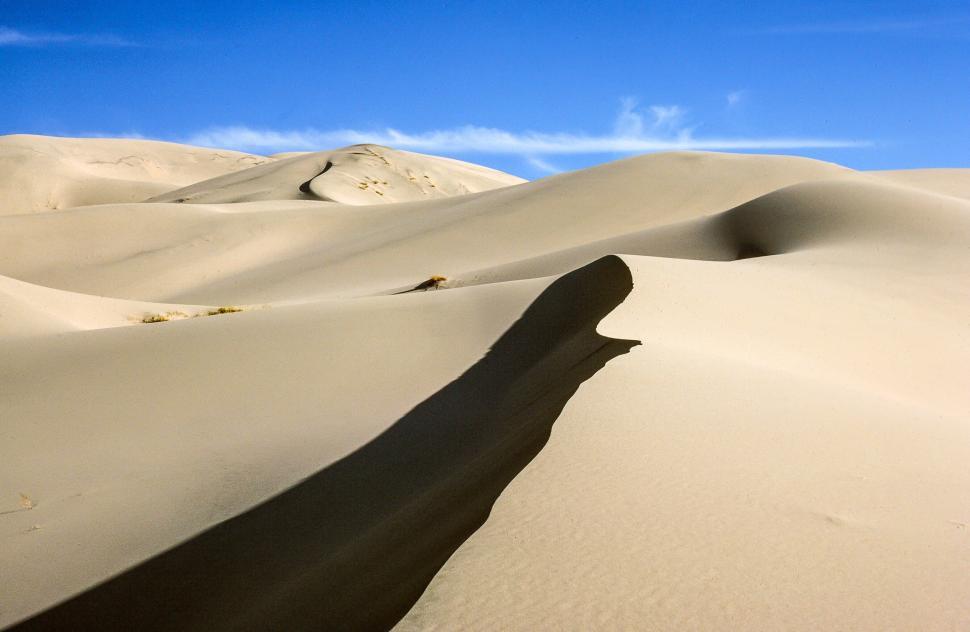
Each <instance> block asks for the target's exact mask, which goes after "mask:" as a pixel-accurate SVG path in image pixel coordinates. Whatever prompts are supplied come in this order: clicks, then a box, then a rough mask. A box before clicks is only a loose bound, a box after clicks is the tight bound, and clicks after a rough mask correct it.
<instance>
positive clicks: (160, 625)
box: [16, 256, 639, 631]
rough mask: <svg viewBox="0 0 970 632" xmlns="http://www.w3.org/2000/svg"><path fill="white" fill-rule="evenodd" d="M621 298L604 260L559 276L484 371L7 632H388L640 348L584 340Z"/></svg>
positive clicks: (621, 276)
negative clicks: (605, 376)
mask: <svg viewBox="0 0 970 632" xmlns="http://www.w3.org/2000/svg"><path fill="white" fill-rule="evenodd" d="M632 287H633V284H632V278H631V275H630V271H629V269H628V268H627V266H626V264H625V263H624V262H623V261H622V260H621V259H619V258H617V257H612V256H611V257H605V258H603V259H600V260H598V261H595V262H593V263H591V264H589V265H587V266H584V267H583V268H581V269H579V270H576V271H574V272H572V273H569V274H567V275H565V276H563V277H561V278H559V279H558V280H556V281H555V282H554V283H552V284H551V285H550V286H549V287H548V288H547V289H546V290H545V291H543V292H542V293H541V294H540V295H539V296H538V297H537V298H536V300H535V301H534V302H533V303H532V304H531V305H530V306H529V308H528V309H527V310H526V311H525V313H524V314H523V315H522V317H521V318H520V319H519V320H518V321H516V323H515V324H514V325H512V327H511V328H509V330H508V331H506V332H505V334H503V335H502V337H501V338H500V339H499V340H498V341H497V342H496V343H495V344H494V345H493V346H492V348H491V350H490V351H489V352H488V354H487V355H486V356H485V357H484V358H482V359H481V360H480V361H479V362H477V363H476V364H475V365H474V366H472V367H471V368H469V369H468V370H467V371H466V372H465V373H463V374H462V375H461V376H460V377H458V378H457V379H456V380H454V381H453V382H451V383H450V384H448V385H447V386H445V387H444V388H442V389H441V390H440V391H438V392H437V393H435V394H434V395H432V396H431V397H429V398H428V399H426V400H425V401H424V402H422V403H421V404H419V405H418V406H416V407H415V408H414V409H413V410H411V411H410V412H409V413H408V414H406V415H405V416H404V417H402V418H401V419H400V420H398V421H397V422H396V423H395V424H394V425H393V426H392V427H390V428H389V429H388V430H386V431H385V432H384V433H382V434H381V435H379V436H378V437H377V438H375V439H374V440H373V441H371V442H370V443H368V444H367V445H365V446H364V447H362V448H360V449H359V450H357V451H356V452H354V453H352V454H350V455H349V456H347V457H345V458H343V459H341V460H340V461H337V462H336V463H334V464H333V465H331V466H329V467H327V468H325V469H323V470H321V471H320V472H318V473H316V474H314V475H313V476H311V477H310V478H308V479H307V480H305V481H303V482H302V483H299V484H298V485H296V486H295V487H293V488H291V489H289V490H287V491H285V492H283V493H281V494H280V495H278V496H276V497H274V498H272V499H270V500H268V501H266V502H265V503H263V504H261V505H259V506H257V507H255V508H253V509H251V510H250V511H247V512H246V513H243V514H241V515H239V516H237V517H235V518H232V519H230V520H227V521H225V522H223V523H221V524H219V525H216V526H215V527H212V528H211V529H209V530H207V531H205V532H203V533H201V534H200V535H198V536H196V537H194V538H192V539H191V540H189V541H187V542H185V543H183V544H180V545H178V546H176V547H175V548H173V549H170V550H168V551H166V552H164V553H162V554H160V555H158V556H156V557H154V558H152V559H149V560H147V561H145V562H144V563H142V564H140V565H138V566H136V567H134V568H132V569H131V570H128V571H126V572H124V573H122V574H121V575H118V576H117V577H114V578H112V579H110V580H108V581H106V582H105V583H103V584H101V585H98V586H95V587H94V588H91V589H90V590H88V591H86V592H84V593H82V594H80V595H78V596H76V597H74V598H72V599H70V600H68V601H66V602H64V603H61V604H59V605H57V606H54V607H53V608H51V609H50V610H47V611H45V612H43V613H41V614H39V615H37V616H35V617H33V618H31V619H28V620H26V621H25V622H23V623H21V624H20V625H19V626H17V627H16V629H18V630H122V629H124V630H230V629H231V630H288V631H293V630H370V629H387V628H389V627H391V626H393V625H394V624H395V623H396V622H397V621H398V620H399V619H400V618H401V617H402V616H403V615H404V614H405V613H406V612H407V610H408V609H409V608H410V607H411V606H412V605H413V604H414V602H415V601H416V600H417V599H418V598H419V597H420V596H421V593H422V592H423V591H424V589H425V587H426V586H427V585H428V583H429V582H430V581H431V579H432V577H433V576H434V575H435V573H436V572H437V571H438V569H440V568H441V566H442V565H443V564H444V563H445V561H446V560H447V559H448V557H449V556H450V555H451V554H452V553H453V552H454V551H455V550H456V549H457V548H458V547H459V546H460V545H461V544H462V542H464V541H465V540H466V539H467V538H468V536H469V535H471V534H472V533H473V532H474V531H475V530H476V529H478V528H479V527H480V526H481V525H482V524H483V523H484V521H485V520H486V518H487V517H488V514H489V511H490V510H491V508H492V505H493V503H494V502H495V500H496V499H497V498H498V496H499V495H500V494H501V493H502V491H503V490H504V489H505V487H506V486H507V485H508V484H509V482H510V481H511V480H512V479H513V478H514V477H515V476H516V475H517V474H518V473H519V472H520V471H521V470H522V468H523V467H525V466H526V464H528V463H529V461H531V460H532V459H533V457H535V455H536V454H537V453H538V452H539V451H540V450H541V449H542V447H543V446H544V445H545V443H546V441H547V440H548V438H549V433H550V431H551V429H552V425H553V423H554V422H555V420H556V418H557V417H558V416H559V414H560V413H561V411H562V409H563V407H564V406H565V405H566V402H567V401H568V400H569V398H570V397H571V396H572V395H573V393H574V392H575V391H576V389H577V388H578V387H579V385H580V384H581V383H582V382H584V381H585V380H587V379H589V378H590V377H591V376H592V375H593V374H594V373H596V372H597V371H598V370H599V369H600V368H602V367H603V366H604V365H605V364H606V363H607V362H608V361H609V360H610V359H612V358H614V357H616V356H618V355H621V354H624V353H627V352H628V351H629V350H630V349H631V348H632V347H633V346H635V345H636V344H639V342H637V341H632V340H615V339H611V338H606V337H603V336H600V335H599V334H598V333H597V332H596V326H597V324H598V323H599V322H600V320H601V319H602V318H603V317H604V316H606V315H607V314H608V313H609V312H610V311H612V310H613V309H614V308H615V307H616V306H617V305H618V304H620V303H621V302H622V301H623V299H624V298H625V297H626V296H627V294H629V292H630V291H631V289H632ZM377 396H379V395H377Z"/></svg>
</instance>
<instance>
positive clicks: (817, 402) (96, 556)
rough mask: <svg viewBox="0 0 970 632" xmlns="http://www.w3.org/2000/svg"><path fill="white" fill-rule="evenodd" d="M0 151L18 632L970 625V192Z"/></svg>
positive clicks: (686, 174) (455, 165)
mask: <svg viewBox="0 0 970 632" xmlns="http://www.w3.org/2000/svg"><path fill="white" fill-rule="evenodd" d="M0 141H2V142H0V147H2V146H3V142H7V143H10V142H13V141H15V144H18V143H19V144H24V143H27V144H28V145H30V144H31V143H34V144H36V145H37V148H38V151H41V152H50V151H53V150H51V149H50V147H70V148H71V149H70V151H71V152H76V153H75V154H71V158H70V160H72V161H80V162H83V161H84V160H87V158H85V156H84V152H85V151H90V152H91V156H94V159H95V160H101V158H100V156H103V155H105V154H104V152H108V151H109V149H110V152H114V153H112V154H111V155H116V154H118V153H119V152H121V154H122V155H128V154H129V153H130V154H131V155H137V154H138V152H139V151H141V152H145V156H147V157H151V156H153V155H154V154H152V153H151V152H162V151H163V149H164V151H165V152H173V153H172V154H171V155H172V156H175V157H174V158H171V164H172V165H183V166H179V167H177V168H176V167H174V166H173V167H171V169H172V170H173V173H174V172H176V171H178V170H179V169H181V171H178V174H177V175H178V177H179V178H184V180H183V181H181V182H179V183H177V184H175V185H174V186H171V187H169V188H168V189H167V190H165V191H162V190H160V189H159V190H155V191H148V194H147V195H145V196H144V198H148V197H149V196H151V201H141V202H131V201H129V200H130V199H131V198H130V197H127V196H130V195H133V191H135V189H138V190H139V191H141V190H142V189H139V187H142V184H136V185H131V184H130V180H126V181H125V182H122V183H119V182H118V178H116V177H115V176H114V175H111V176H110V177H108V176H107V175H105V174H106V173H108V172H104V173H102V172H98V174H95V176H96V177H94V176H92V175H91V174H90V173H86V174H85V175H84V178H86V179H85V180H84V181H83V182H84V186H85V187H90V188H89V189H86V190H85V191H86V192H85V193H84V195H83V196H81V197H79V198H71V197H70V196H71V195H74V194H73V193H70V195H68V194H65V195H66V196H67V197H64V198H63V203H68V202H70V200H72V199H79V200H82V202H81V203H83V204H87V203H88V202H90V201H92V200H96V201H99V202H98V203H97V204H95V205H88V206H79V207H76V208H74V207H72V208H60V209H48V210H45V211H44V212H36V213H26V212H22V211H16V212H15V214H8V215H4V216H0V341H2V342H3V344H4V353H3V354H2V355H0V420H2V422H3V423H2V424H0V432H2V433H3V434H2V441H0V446H2V447H0V481H2V485H3V487H2V489H0V494H2V496H0V568H3V569H5V570H4V572H3V573H4V574H3V579H2V580H0V626H10V627H11V628H12V629H24V630H61V629H75V630H76V629H92V630H93V629H104V628H105V627H117V628H124V627H135V628H138V629H172V628H178V629H206V630H211V629H268V628H270V629H276V628H285V629H320V628H321V627H325V628H328V629H388V628H392V627H394V628H396V629H399V630H425V629H508V630H534V629H571V628H577V627H579V628H583V629H600V628H605V629H617V628H636V629H644V628H646V629H657V630H682V629H725V630H730V629H736V630H746V629H819V628H825V629H853V630H884V629H934V630H935V629H940V630H944V629H960V628H961V627H963V626H964V625H966V623H967V622H968V621H970V602H968V601H967V600H966V598H965V597H966V595H967V594H970V573H967V571H966V569H967V568H970V555H968V549H967V547H966V537H967V533H968V531H967V529H968V526H967V525H970V515H968V514H967V505H966V502H965V500H966V490H967V489H970V470H968V469H967V468H966V463H967V462H968V461H970V448H968V446H970V424H968V423H967V420H968V419H970V395H968V394H970V389H968V388H967V387H968V386H970V383H968V380H967V376H970V322H968V321H967V320H966V314H967V313H968V311H967V310H968V309H970V291H968V289H967V288H968V285H967V283H966V280H967V279H968V278H970V250H968V249H967V244H968V243H970V199H968V197H967V195H966V192H967V191H970V170H960V169H948V170H914V171H903V172H861V171H854V170H851V169H847V168H845V167H841V166H838V165H834V164H830V163H823V162H819V161H813V160H808V159H804V158H797V157H785V156H760V155H730V154H716V153H705V152H673V153H661V154H652V155H648V156H641V157H635V158H630V159H626V160H621V161H617V162H614V163H610V164H606V165H601V166H598V167H594V168H591V169H585V170H581V171H578V172H574V173H566V174H560V175H557V176H552V177H549V178H544V179H541V180H537V181H535V182H521V181H520V180H519V179H517V178H515V177H514V176H507V175H503V174H499V173H498V172H494V171H492V170H488V169H485V168H479V167H477V166H474V165H469V164H468V163H459V162H457V161H449V160H447V159H440V158H436V157H429V156H422V155H420V154H411V153H408V152H398V151H396V150H392V149H387V148H377V147H369V148H368V147H366V146H354V147H349V148H344V149H338V150H333V151H326V152H314V153H297V154H292V155H282V156H274V157H269V158H260V157H257V158H256V159H257V160H261V161H265V162H262V163H261V164H260V165H256V166H253V167H251V168H248V169H244V170H238V171H233V172H232V173H228V171H232V169H230V168H229V163H231V162H232V161H233V160H236V159H235V158H233V159H232V160H229V161H228V162H226V161H223V162H220V160H219V159H216V160H214V161H212V162H213V163H214V164H216V165H217V166H215V167H211V168H212V169H216V170H220V169H224V170H225V171H223V172H219V173H206V174H201V173H200V172H197V171H194V170H196V169H197V167H196V166H193V161H196V160H202V159H203V158H204V157H205V156H207V155H208V154H206V153H204V152H208V151H209V150H197V148H180V147H177V146H168V145H166V146H165V147H164V148H159V147H158V146H156V145H154V144H144V143H142V142H141V141H138V142H135V141H132V142H131V144H130V145H126V144H125V143H124V142H123V141H117V142H115V141H112V142H111V143H109V144H108V145H105V146H102V145H101V144H100V143H99V142H98V141H84V142H78V143H76V144H71V141H70V140H69V139H44V138H42V137H15V138H13V139H12V140H11V139H10V138H9V137H8V138H7V139H0ZM92 143H93V144H92ZM92 148H93V149H92ZM59 151H63V152H65V153H67V150H66V149H63V150H59ZM200 151H201V152H203V153H199V152H200ZM213 151H214V150H213ZM217 153H220V154H221V155H223V156H229V155H230V154H229V153H228V152H217ZM382 157H383V158H384V160H382V159H381V158H382ZM65 160H66V159H65ZM385 160H386V161H387V162H385ZM179 161H181V162H179ZM387 163H391V164H387ZM72 164H73V163H72ZM328 165H329V167H328ZM111 168H112V169H114V167H111ZM128 168H129V167H124V169H128ZM207 168H209V167H207ZM38 169H39V168H38ZM72 169H73V167H72ZM97 169H100V167H98V168H97ZM408 170H410V172H411V174H412V177H417V176H422V175H424V174H428V175H429V176H431V179H432V180H433V181H434V183H435V184H436V185H437V186H436V187H434V189H435V190H434V191H433V192H430V193H429V192H428V190H430V189H431V187H428V186H424V185H422V186H418V185H416V184H414V183H413V182H411V181H410V180H409V179H408V176H407V173H408ZM59 173H60V172H57V171H56V170H55V171H52V172H50V173H41V174H39V175H38V176H37V178H36V180H37V185H36V186H37V187H40V189H43V188H44V187H47V189H45V190H57V191H72V190H74V189H72V187H76V186H78V185H77V183H78V182H79V181H80V180H78V177H76V174H75V173H74V172H71V173H69V174H68V175H65V176H63V178H62V176H61V175H58V174H59ZM132 174H135V172H134V171H132V172H131V174H129V175H130V176H131V178H133V179H134V180H138V181H139V182H143V181H144V180H139V178H143V176H142V175H137V177H136V176H135V175H132ZM193 174H194V175H193ZM102 176H103V177H102ZM368 176H372V179H371V180H365V179H366V177H368ZM32 177H34V176H32V175H31V172H30V170H29V169H27V168H26V167H25V168H23V169H21V168H20V167H16V168H11V167H10V163H4V162H2V161H0V188H4V187H5V189H4V190H7V189H11V190H12V189H14V188H17V187H21V188H24V187H23V185H22V184H21V183H23V182H25V181H27V180H30V179H31V178H32ZM125 177H126V178H127V177H129V176H125ZM190 177H191V178H194V180H192V181H189V179H190ZM166 178H168V179H166ZM395 178H397V179H395ZM373 179H377V180H378V182H379V183H383V182H385V181H386V182H387V183H388V185H387V187H388V189H387V190H384V192H385V195H384V196H379V195H378V194H376V193H374V192H373V191H371V190H370V185H369V186H368V188H367V189H363V188H360V187H359V185H360V184H361V182H364V181H368V182H371V184H373V182H372V180H373ZM422 179H423V178H422ZM162 181H164V182H165V183H166V184H165V186H166V187H168V186H169V185H170V184H172V182H171V178H170V176H167V175H166V176H164V177H162V176H159V180H158V182H162ZM158 182H156V184H157V183H158ZM392 183H393V185H394V186H393V187H392ZM31 186H33V185H31ZM151 186H154V184H153V185H151ZM381 186H384V185H383V184H381ZM27 188H29V187H27ZM148 188H151V187H148ZM40 189H37V190H40ZM145 190H146V191H147V189H145ZM382 190H383V189H382ZM139 195H140V193H139ZM144 198H142V199H143V200H144ZM378 198H380V199H379V200H378ZM37 199H40V198H37ZM43 206H44V205H43V204H41V205H40V206H38V207H37V208H38V209H40V208H42V207H43ZM54 206H56V204H55V205H54ZM21 208H23V207H21ZM40 244H43V248H41V247H39V245H40ZM431 279H434V281H433V282H429V280H431ZM415 288H417V290H415ZM219 306H246V307H248V309H245V310H244V311H241V312H238V313H235V312H234V313H225V314H221V315H218V316H213V317H206V318H186V319H179V320H173V321H171V322H158V323H143V322H142V317H143V316H144V315H146V314H150V313H164V312H167V311H179V310H181V311H184V312H186V313H188V314H193V313H207V312H208V310H212V309H214V308H217V307H219ZM257 308H258V309H257ZM227 311H229V310H227ZM24 499H27V500H24ZM79 543H81V545H80V546H79ZM10 572H12V573H13V576H14V577H15V578H16V581H11V580H9V579H7V578H8V577H9V576H10V575H9V573H10Z"/></svg>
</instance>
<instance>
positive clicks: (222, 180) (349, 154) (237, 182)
mask: <svg viewBox="0 0 970 632" xmlns="http://www.w3.org/2000/svg"><path fill="white" fill-rule="evenodd" d="M521 182H524V180H522V178H517V177H515V176H511V175H509V174H507V173H502V172H500V171H495V170H494V169H488V168H486V167H480V166H478V165H473V164H469V163H467V162H461V161H459V160H451V159H448V158H440V157H438V156H426V155H424V154H414V153H411V152H407V151H396V150H394V149H390V148H388V147H381V146H379V145H353V146H351V147H347V148H344V149H338V150H336V151H322V152H316V153H306V154H302V153H301V154H295V155H290V154H280V155H278V156H277V159H276V160H275V161H274V162H272V163H270V164H266V165H263V166H261V167H260V168H256V169H249V170H247V171H245V172H244V173H235V174H228V175H224V176H221V177H218V178H214V179H212V180H206V181H205V182H199V183H197V184H194V185H192V186H188V187H185V188H184V189H178V190H177V191H171V192H169V193H166V194H164V195H159V196H156V197H153V198H151V199H149V200H148V201H149V202H191V203H198V202H251V201H254V200H304V199H309V200H323V201H325V202H339V203H341V204H359V205H369V204H391V203H395V202H410V201H414V200H422V201H424V200H433V199H435V198H442V197H450V196H453V195H462V194H466V193H477V192H479V191H487V190H489V189H494V188H496V187H502V186H508V185H511V184H519V183H521Z"/></svg>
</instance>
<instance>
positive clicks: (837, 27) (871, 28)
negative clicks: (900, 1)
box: [745, 15, 970, 35]
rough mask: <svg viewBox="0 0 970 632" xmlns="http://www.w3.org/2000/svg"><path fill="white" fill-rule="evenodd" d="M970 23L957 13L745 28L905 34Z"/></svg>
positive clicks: (772, 31) (782, 32) (767, 31)
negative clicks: (944, 15)
mask: <svg viewBox="0 0 970 632" xmlns="http://www.w3.org/2000/svg"><path fill="white" fill-rule="evenodd" d="M967 25H970V15H957V16H949V17H938V18H924V19H909V20H895V19H894V20H880V19H873V20H856V21H841V22H815V23H806V24H779V25H774V26H767V27H764V28H760V29H754V30H751V31H745V32H747V33H755V34H775V35H795V34H799V33H805V34H811V33H817V34H826V33H828V34H853V33H855V34H861V33H904V32H912V33H918V32H928V31H941V30H944V29H947V28H950V27H961V26H962V27H965V26H967Z"/></svg>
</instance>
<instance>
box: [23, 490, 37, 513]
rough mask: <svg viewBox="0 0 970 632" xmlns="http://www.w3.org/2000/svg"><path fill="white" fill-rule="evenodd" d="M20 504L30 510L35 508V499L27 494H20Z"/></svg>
mask: <svg viewBox="0 0 970 632" xmlns="http://www.w3.org/2000/svg"><path fill="white" fill-rule="evenodd" d="M20 506H21V507H22V508H23V509H24V510H25V511H27V510H30V509H33V508H34V501H32V500H31V499H30V496H28V495H27V494H20Z"/></svg>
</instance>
